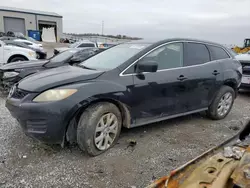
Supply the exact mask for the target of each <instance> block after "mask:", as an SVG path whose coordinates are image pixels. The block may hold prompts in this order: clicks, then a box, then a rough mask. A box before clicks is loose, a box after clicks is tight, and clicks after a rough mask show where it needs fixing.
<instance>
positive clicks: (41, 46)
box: [14, 39, 43, 50]
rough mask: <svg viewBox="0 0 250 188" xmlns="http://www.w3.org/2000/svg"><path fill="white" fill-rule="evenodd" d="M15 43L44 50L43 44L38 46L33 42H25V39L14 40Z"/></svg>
mask: <svg viewBox="0 0 250 188" xmlns="http://www.w3.org/2000/svg"><path fill="white" fill-rule="evenodd" d="M14 41H16V42H21V43H24V44H26V45H28V46H30V47H31V48H34V49H39V50H43V45H42V44H38V43H34V42H31V41H29V40H27V39H26V40H25V39H14Z"/></svg>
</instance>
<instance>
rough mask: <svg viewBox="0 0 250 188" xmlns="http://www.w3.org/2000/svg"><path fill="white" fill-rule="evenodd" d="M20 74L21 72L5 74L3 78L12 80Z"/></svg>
mask: <svg viewBox="0 0 250 188" xmlns="http://www.w3.org/2000/svg"><path fill="white" fill-rule="evenodd" d="M18 74H19V72H5V73H3V78H12V77H15V76H17V75H18Z"/></svg>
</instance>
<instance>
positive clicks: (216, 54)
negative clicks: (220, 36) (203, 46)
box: [207, 45, 230, 60]
mask: <svg viewBox="0 0 250 188" xmlns="http://www.w3.org/2000/svg"><path fill="white" fill-rule="evenodd" d="M207 47H208V49H209V50H210V53H211V59H212V60H218V59H227V58H230V56H229V55H228V54H227V52H225V50H224V49H222V48H220V47H217V46H210V45H208V46H207Z"/></svg>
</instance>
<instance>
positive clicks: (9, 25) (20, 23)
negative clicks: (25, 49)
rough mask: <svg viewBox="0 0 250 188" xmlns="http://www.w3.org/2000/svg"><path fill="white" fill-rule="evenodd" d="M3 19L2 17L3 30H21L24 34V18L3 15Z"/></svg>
mask: <svg viewBox="0 0 250 188" xmlns="http://www.w3.org/2000/svg"><path fill="white" fill-rule="evenodd" d="M3 19H4V30H5V32H8V31H13V32H21V33H23V34H24V35H26V32H25V22H24V19H22V18H11V17H4V18H3Z"/></svg>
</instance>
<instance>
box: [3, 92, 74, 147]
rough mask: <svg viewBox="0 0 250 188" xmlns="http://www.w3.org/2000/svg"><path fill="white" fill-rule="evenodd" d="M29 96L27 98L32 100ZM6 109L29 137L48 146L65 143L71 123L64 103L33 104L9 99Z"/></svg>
mask: <svg viewBox="0 0 250 188" xmlns="http://www.w3.org/2000/svg"><path fill="white" fill-rule="evenodd" d="M29 95H30V94H28V96H26V97H25V98H30V96H29ZM34 96H35V95H34V94H33V97H34ZM33 97H32V98H33ZM24 100H25V99H24ZM6 107H7V109H8V110H9V111H10V113H11V115H12V116H13V117H14V118H15V119H17V121H18V122H19V124H20V125H21V127H22V129H23V131H24V133H25V134H26V135H27V136H29V137H32V138H34V139H36V140H39V141H41V142H44V143H48V144H62V143H63V141H64V136H65V130H66V127H67V125H68V122H69V121H67V118H69V116H68V115H69V110H68V108H67V106H66V105H65V103H64V102H63V101H59V102H54V103H33V102H31V101H30V100H28V101H27V102H25V101H22V100H19V99H13V98H8V99H7V100H6Z"/></svg>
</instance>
